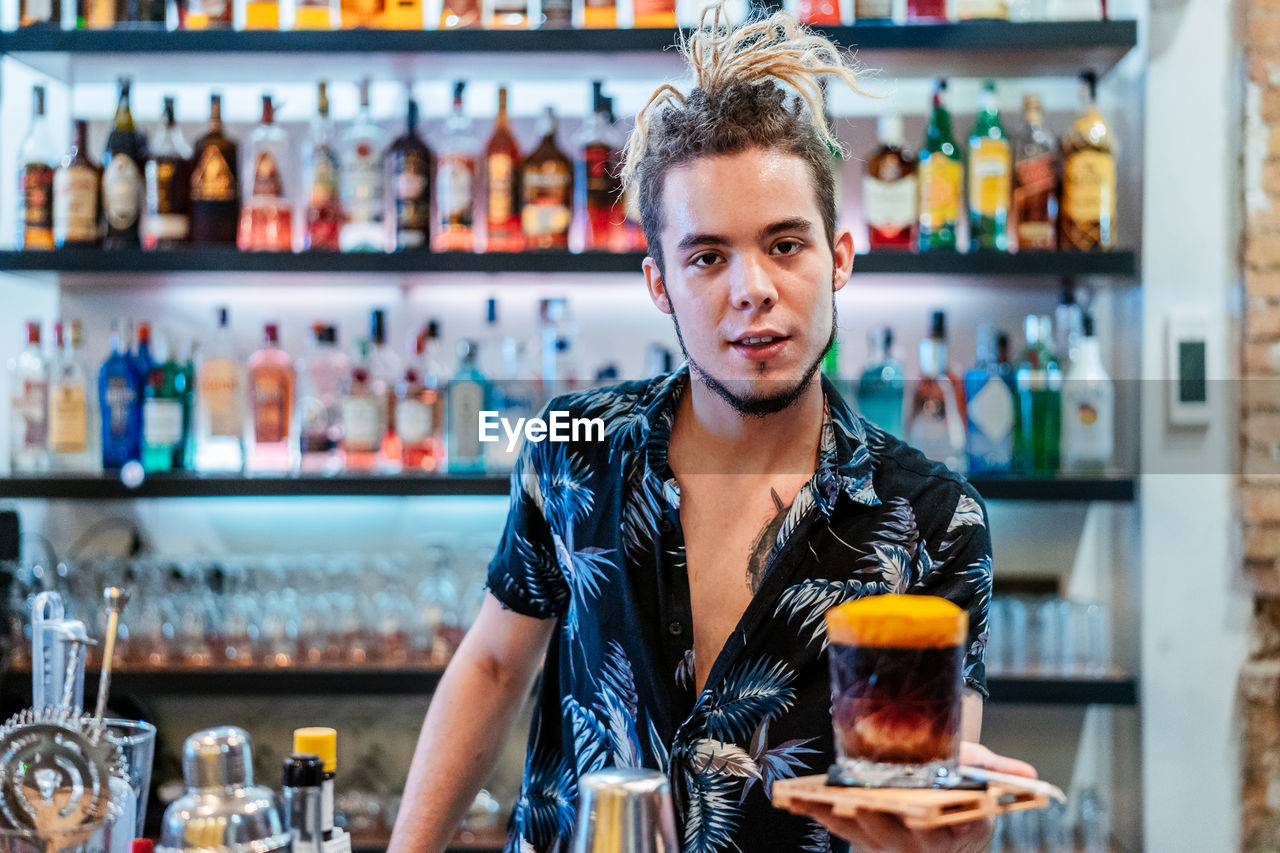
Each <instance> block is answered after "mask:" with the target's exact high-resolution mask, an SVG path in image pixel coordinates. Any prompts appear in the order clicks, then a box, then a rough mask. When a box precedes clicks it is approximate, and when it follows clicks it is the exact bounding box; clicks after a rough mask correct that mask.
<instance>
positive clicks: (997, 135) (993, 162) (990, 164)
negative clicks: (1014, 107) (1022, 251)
mask: <svg viewBox="0 0 1280 853" xmlns="http://www.w3.org/2000/svg"><path fill="white" fill-rule="evenodd" d="M1012 192H1013V148H1012V146H1010V144H1009V136H1008V134H1006V133H1005V132H1004V127H1002V126H1001V124H1000V111H999V110H997V109H996V84H995V81H994V80H988V81H987V82H986V83H985V84H984V85H983V87H982V110H981V112H979V113H978V118H977V120H976V121H974V123H973V131H972V132H971V133H970V134H969V251H971V252H976V251H978V250H980V249H987V250H995V251H998V252H1007V251H1008V250H1009V204H1010V201H1011V197H1012Z"/></svg>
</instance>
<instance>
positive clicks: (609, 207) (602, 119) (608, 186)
mask: <svg viewBox="0 0 1280 853" xmlns="http://www.w3.org/2000/svg"><path fill="white" fill-rule="evenodd" d="M603 87H604V84H603V83H602V82H601V81H599V80H595V81H592V83H591V90H592V94H591V116H590V117H589V118H588V119H587V121H586V122H585V123H584V124H583V126H582V130H581V131H580V132H579V133H578V144H577V146H576V148H577V158H576V160H575V163H574V166H575V175H574V188H575V190H576V192H577V197H576V199H575V207H576V208H577V210H578V217H577V220H578V222H579V229H578V230H579V235H580V236H579V238H578V239H577V240H576V241H575V243H576V244H577V246H578V247H580V248H581V249H584V250H586V251H594V252H607V251H610V250H611V249H612V248H614V247H615V246H617V245H618V243H619V242H620V240H621V239H622V238H621V237H620V236H619V235H618V234H617V231H618V230H620V229H621V228H622V227H623V222H624V219H623V217H622V216H619V215H618V212H619V211H618V208H617V203H618V199H619V198H620V197H621V195H622V182H621V179H620V178H619V176H618V169H617V164H618V160H619V149H620V148H621V147H622V138H621V137H620V136H619V135H618V133H617V131H616V130H615V129H614V127H613V121H612V119H611V117H610V115H609V113H610V110H609V105H608V101H609V99H608V98H606V97H605V96H604V92H603Z"/></svg>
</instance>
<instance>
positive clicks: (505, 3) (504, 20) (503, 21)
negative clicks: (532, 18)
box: [484, 0, 529, 30]
mask: <svg viewBox="0 0 1280 853" xmlns="http://www.w3.org/2000/svg"><path fill="white" fill-rule="evenodd" d="M484 8H485V27H486V28H488V29H491V30H527V29H528V28H529V0H485V3H484Z"/></svg>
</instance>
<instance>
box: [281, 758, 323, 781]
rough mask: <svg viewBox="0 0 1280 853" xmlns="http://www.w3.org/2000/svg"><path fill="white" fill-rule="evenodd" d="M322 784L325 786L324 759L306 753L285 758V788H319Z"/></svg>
mask: <svg viewBox="0 0 1280 853" xmlns="http://www.w3.org/2000/svg"><path fill="white" fill-rule="evenodd" d="M322 784H324V759H322V758H321V757H320V756H318V755H312V754H310V753H305V752H295V753H292V754H290V755H287V756H285V759H284V782H283V785H284V787H286V788H319V787H320V786H321V785H322Z"/></svg>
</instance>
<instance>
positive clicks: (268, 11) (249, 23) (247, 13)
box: [236, 0, 280, 30]
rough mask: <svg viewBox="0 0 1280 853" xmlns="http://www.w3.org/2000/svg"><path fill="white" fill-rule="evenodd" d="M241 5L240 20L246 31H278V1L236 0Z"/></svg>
mask: <svg viewBox="0 0 1280 853" xmlns="http://www.w3.org/2000/svg"><path fill="white" fill-rule="evenodd" d="M236 2H240V3H243V4H244V5H243V6H242V7H241V9H242V11H241V13H240V18H241V20H242V21H243V22H244V23H243V25H242V29H246V30H279V29H280V0H236Z"/></svg>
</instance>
